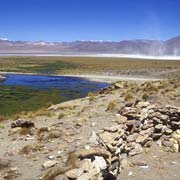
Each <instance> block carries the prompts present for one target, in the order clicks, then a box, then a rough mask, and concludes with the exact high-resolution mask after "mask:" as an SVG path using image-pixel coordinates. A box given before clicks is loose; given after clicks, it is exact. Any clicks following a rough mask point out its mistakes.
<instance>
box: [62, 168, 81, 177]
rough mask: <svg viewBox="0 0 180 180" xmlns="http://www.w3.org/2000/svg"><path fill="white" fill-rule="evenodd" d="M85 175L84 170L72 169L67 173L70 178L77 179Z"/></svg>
mask: <svg viewBox="0 0 180 180" xmlns="http://www.w3.org/2000/svg"><path fill="white" fill-rule="evenodd" d="M82 174H83V170H82V169H80V168H76V169H71V170H69V171H67V172H66V173H65V175H66V176H67V177H68V178H71V179H77V178H79V177H80V176H81V175H82Z"/></svg>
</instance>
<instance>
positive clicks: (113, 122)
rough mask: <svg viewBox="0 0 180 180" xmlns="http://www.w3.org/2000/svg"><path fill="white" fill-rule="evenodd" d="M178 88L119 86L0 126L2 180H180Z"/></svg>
mask: <svg viewBox="0 0 180 180" xmlns="http://www.w3.org/2000/svg"><path fill="white" fill-rule="evenodd" d="M179 107H180V83H179V81H178V80H177V81H175V80H171V81H170V80H169V81H168V80H166V81H155V82H138V83H135V82H127V81H121V82H118V83H115V84H113V85H112V86H111V87H109V88H106V89H103V90H101V91H100V92H97V93H90V94H89V95H88V97H86V98H83V99H78V100H73V101H68V102H65V103H61V104H58V105H53V106H50V107H49V108H48V110H47V111H48V113H47V111H46V115H45V114H44V115H43V113H41V114H39V115H38V116H37V114H36V116H33V115H32V113H31V114H23V115H22V116H21V117H18V118H17V119H16V120H14V121H13V120H12V119H9V120H6V121H2V122H0V139H1V144H0V146H1V151H0V179H6V180H11V179H13V180H38V179H42V180H68V179H78V180H96V179H97V180H101V179H104V180H111V179H117V180H120V179H129V180H131V179H132V180H137V179H138V180H145V179H147V180H150V179H155V180H160V179H164V180H170V179H171V180H178V179H179V176H180V171H179V168H180V154H179V150H180V108H179Z"/></svg>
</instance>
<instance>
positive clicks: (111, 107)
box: [106, 101, 118, 111]
mask: <svg viewBox="0 0 180 180" xmlns="http://www.w3.org/2000/svg"><path fill="white" fill-rule="evenodd" d="M117 105H118V104H117V101H111V102H110V103H109V104H108V107H107V109H106V111H112V110H114V109H116V107H117Z"/></svg>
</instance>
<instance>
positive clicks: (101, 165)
mask: <svg viewBox="0 0 180 180" xmlns="http://www.w3.org/2000/svg"><path fill="white" fill-rule="evenodd" d="M93 164H94V166H95V167H96V168H97V170H98V172H100V171H101V170H104V169H106V168H107V164H106V161H105V159H104V158H103V157H101V156H95V160H94V161H93Z"/></svg>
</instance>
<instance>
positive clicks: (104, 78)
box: [0, 71, 163, 83]
mask: <svg viewBox="0 0 180 180" xmlns="http://www.w3.org/2000/svg"><path fill="white" fill-rule="evenodd" d="M7 74H19V75H35V76H36V75H39V76H57V77H59V76H62V77H75V78H76V77H77V78H83V79H87V80H89V81H96V82H107V83H113V82H116V81H121V80H124V81H141V82H142V81H157V80H163V79H162V78H155V77H147V76H138V75H135V76H132V75H129V76H128V75H103V74H40V73H23V72H3V71H1V72H0V75H7Z"/></svg>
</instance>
